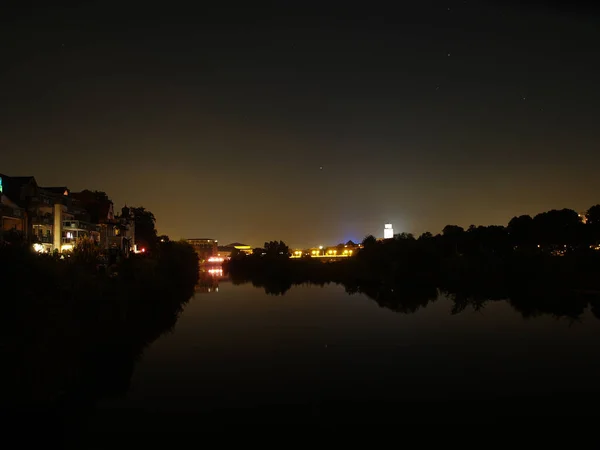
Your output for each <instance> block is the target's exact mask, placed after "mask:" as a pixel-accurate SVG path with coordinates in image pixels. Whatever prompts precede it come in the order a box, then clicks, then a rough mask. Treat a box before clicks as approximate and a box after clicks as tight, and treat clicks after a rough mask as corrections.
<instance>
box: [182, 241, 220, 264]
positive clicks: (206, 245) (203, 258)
mask: <svg viewBox="0 0 600 450" xmlns="http://www.w3.org/2000/svg"><path fill="white" fill-rule="evenodd" d="M186 242H187V243H188V244H190V245H191V246H192V247H193V248H194V250H195V251H196V253H197V254H198V258H199V259H200V262H201V263H202V262H207V261H208V259H209V258H211V257H214V258H218V253H219V248H218V241H217V240H216V239H207V238H194V239H186Z"/></svg>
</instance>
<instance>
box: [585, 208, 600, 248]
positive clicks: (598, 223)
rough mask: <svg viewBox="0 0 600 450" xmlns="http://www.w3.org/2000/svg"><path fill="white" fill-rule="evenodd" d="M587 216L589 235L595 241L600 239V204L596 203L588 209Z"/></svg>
mask: <svg viewBox="0 0 600 450" xmlns="http://www.w3.org/2000/svg"><path fill="white" fill-rule="evenodd" d="M585 218H586V219H587V223H586V228H587V229H588V230H589V232H588V235H589V237H590V238H591V240H592V241H593V242H598V241H600V205H594V206H592V207H591V208H590V209H588V211H587V213H586V214H585Z"/></svg>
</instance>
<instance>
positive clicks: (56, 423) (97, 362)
mask: <svg viewBox="0 0 600 450" xmlns="http://www.w3.org/2000/svg"><path fill="white" fill-rule="evenodd" d="M163 240H164V239H163ZM96 250H97V249H95V248H93V247H90V246H87V244H85V243H84V244H82V246H81V247H79V248H78V247H76V248H75V249H74V251H73V254H72V255H71V256H70V257H67V258H63V259H61V258H60V257H57V256H53V255H47V254H36V253H34V252H32V251H31V250H30V249H28V248H27V247H26V246H18V245H6V246H2V247H0V261H1V265H2V271H0V286H1V289H2V296H1V299H2V314H1V315H0V340H1V342H2V354H3V363H4V364H3V367H4V368H3V371H2V374H1V375H0V384H1V385H2V390H1V393H0V394H1V395H2V398H3V405H4V406H5V408H8V409H10V411H11V416H12V417H14V418H15V421H16V422H19V420H21V419H24V418H25V417H24V416H23V415H25V416H26V418H27V421H28V420H30V419H31V415H32V414H33V413H36V414H38V415H39V416H40V417H43V419H42V422H41V424H40V425H43V429H44V430H45V432H48V433H50V434H49V435H48V438H51V437H52V436H56V435H57V434H60V433H62V432H63V431H64V429H62V428H61V427H62V426H63V425H68V426H70V427H72V426H73V424H74V423H76V422H77V421H79V420H82V418H83V417H84V416H85V411H87V410H88V409H90V408H92V407H93V405H94V403H95V402H96V401H97V400H98V399H99V398H105V397H107V396H112V395H121V394H124V393H125V392H126V391H127V389H128V384H129V380H130V377H131V374H132V371H133V366H134V362H135V360H136V359H137V358H139V356H140V355H141V354H142V352H143V350H144V348H145V347H146V346H147V345H148V344H149V343H151V342H153V341H154V340H155V339H157V338H158V337H159V336H160V335H161V334H163V333H165V332H168V331H169V330H170V329H172V327H173V326H174V325H175V323H176V321H177V318H178V317H179V314H180V313H181V311H182V309H183V308H184V306H185V304H186V303H187V302H188V300H189V299H190V297H191V296H192V295H193V292H194V286H195V284H196V282H197V280H198V273H199V267H198V258H197V255H196V253H195V252H194V250H193V248H191V247H190V246H189V245H188V244H187V243H184V242H168V241H165V242H158V243H157V244H156V246H155V251H154V254H153V255H152V257H148V256H146V255H144V256H141V255H131V257H130V258H127V259H123V260H122V261H120V262H119V263H118V264H116V265H113V266H112V267H111V270H99V266H98V264H97V262H98V261H97V259H96V257H95V256H94V255H95V252H96ZM28 423H29V422H28ZM37 427H38V425H37V424H36V428H37Z"/></svg>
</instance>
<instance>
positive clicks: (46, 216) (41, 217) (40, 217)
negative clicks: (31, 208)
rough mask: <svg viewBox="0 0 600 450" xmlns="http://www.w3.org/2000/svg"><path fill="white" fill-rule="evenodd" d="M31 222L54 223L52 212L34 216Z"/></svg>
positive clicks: (34, 223) (36, 223)
mask: <svg viewBox="0 0 600 450" xmlns="http://www.w3.org/2000/svg"><path fill="white" fill-rule="evenodd" d="M31 223H32V224H33V225H52V224H53V218H52V214H44V215H37V216H32V217H31Z"/></svg>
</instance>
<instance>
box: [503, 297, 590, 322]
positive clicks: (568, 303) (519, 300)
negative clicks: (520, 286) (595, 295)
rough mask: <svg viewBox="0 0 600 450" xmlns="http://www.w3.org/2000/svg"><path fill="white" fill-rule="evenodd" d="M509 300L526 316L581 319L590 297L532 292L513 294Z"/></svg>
mask: <svg viewBox="0 0 600 450" xmlns="http://www.w3.org/2000/svg"><path fill="white" fill-rule="evenodd" d="M508 302H509V303H510V305H511V306H512V307H513V308H514V309H515V310H516V311H518V312H520V313H521V315H522V316H523V317H524V318H535V317H539V316H543V315H551V316H554V317H557V318H560V317H565V318H567V319H572V320H579V319H580V317H581V316H582V315H583V313H584V312H585V309H586V308H587V307H588V304H589V303H590V298H589V297H588V296H584V295H580V294H576V293H573V292H560V291H559V292H531V293H522V294H515V295H512V296H511V297H510V299H509V300H508ZM596 317H598V316H596Z"/></svg>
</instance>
